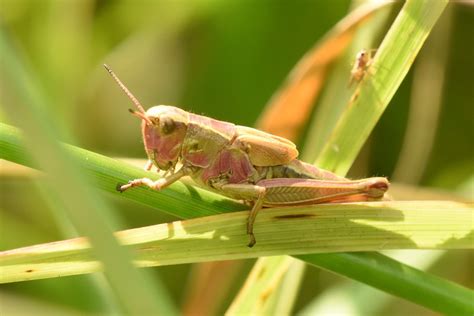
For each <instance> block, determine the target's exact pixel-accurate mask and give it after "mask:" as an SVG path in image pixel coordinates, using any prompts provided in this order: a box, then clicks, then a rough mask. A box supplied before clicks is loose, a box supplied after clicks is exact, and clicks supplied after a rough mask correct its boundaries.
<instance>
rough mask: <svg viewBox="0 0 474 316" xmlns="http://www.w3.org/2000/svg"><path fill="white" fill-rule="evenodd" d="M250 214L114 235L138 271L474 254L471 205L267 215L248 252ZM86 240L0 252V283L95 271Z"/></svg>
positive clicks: (326, 207)
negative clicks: (337, 257) (295, 259)
mask: <svg viewBox="0 0 474 316" xmlns="http://www.w3.org/2000/svg"><path fill="white" fill-rule="evenodd" d="M247 216H248V214H247V212H233V213H228V214H221V215H214V216H211V217H203V218H195V219H191V220H185V221H177V222H173V223H165V224H158V225H154V226H148V227H142V228H135V229H130V230H125V231H121V232H118V233H116V236H117V238H118V239H119V240H120V242H121V244H123V245H128V246H129V247H130V248H131V250H133V253H134V254H135V263H136V264H137V265H138V266H142V267H150V266H159V265H169V264H182V263H192V262H202V261H215V260H232V259H243V258H254V257H258V256H273V255H281V254H305V253H322V252H340V251H372V250H386V249H460V248H463V249H472V248H473V247H474V243H473V231H474V225H473V223H472V222H471V221H470V220H469V219H471V218H472V217H473V216H474V206H473V205H472V204H471V205H469V204H462V203H456V202H441V201H422V202H416V201H405V202H396V201H390V202H373V203H370V202H365V203H347V204H322V205H314V206H301V207H291V208H288V207H285V208H271V209H266V210H265V211H264V212H262V213H261V214H259V217H258V220H257V223H256V231H255V233H256V236H257V238H258V243H257V245H256V246H255V247H254V248H252V249H248V248H247V241H248V236H247V234H246V230H245V225H246V219H247ZM90 249H91V248H90V246H89V242H88V241H87V239H85V238H75V239H70V240H65V241H58V242H53V243H47V244H42V245H37V246H31V247H25V248H19V249H14V250H9V251H4V252H1V253H0V265H1V267H2V273H1V275H0V280H1V281H0V282H2V283H3V282H13V281H24V280H30V279H38V278H45V277H47V278H48V277H49V278H50V277H58V276H65V275H72V274H81V273H90V272H94V271H98V270H100V268H101V265H100V264H99V263H98V262H97V261H96V259H95V258H94V254H93V253H92V252H91V251H90Z"/></svg>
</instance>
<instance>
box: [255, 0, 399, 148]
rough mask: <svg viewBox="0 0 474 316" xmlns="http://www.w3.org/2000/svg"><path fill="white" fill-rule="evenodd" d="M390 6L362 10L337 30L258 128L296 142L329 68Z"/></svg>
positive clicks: (304, 63) (299, 69) (305, 61)
mask: <svg viewBox="0 0 474 316" xmlns="http://www.w3.org/2000/svg"><path fill="white" fill-rule="evenodd" d="M390 4H391V3H390V2H389V1H385V2H384V1H380V2H371V3H368V4H366V5H363V6H360V7H359V8H357V9H356V10H354V11H353V12H351V13H350V14H349V15H348V16H346V17H345V18H344V19H343V20H341V21H340V22H339V23H338V24H337V25H336V26H334V28H333V29H331V30H330V31H329V32H328V33H327V35H326V36H325V37H324V38H323V39H322V40H321V41H320V42H318V43H317V44H316V45H315V46H314V48H312V49H311V50H310V51H309V52H308V53H306V55H305V56H304V57H303V58H302V59H301V60H300V61H299V62H298V64H297V65H296V66H295V68H294V69H293V70H292V71H291V73H290V75H289V76H288V78H287V79H286V82H285V84H284V85H283V87H282V88H280V89H279V90H278V91H277V93H276V94H275V95H274V96H273V97H272V99H271V100H270V101H269V103H268V104H267V106H266V107H265V110H264V111H263V113H262V115H261V116H260V118H259V119H258V121H257V123H256V126H257V128H260V129H262V130H264V131H267V132H269V133H272V134H275V135H279V136H282V137H285V138H288V139H290V140H295V139H296V138H297V137H298V136H299V134H300V131H301V128H302V126H304V123H305V122H306V121H307V119H308V116H309V114H310V113H311V109H312V105H313V103H314V100H315V99H316V98H317V96H318V94H319V92H320V90H321V88H322V86H323V83H324V79H325V77H326V73H327V69H328V67H329V65H330V64H331V63H332V62H333V61H334V60H335V59H336V58H338V57H339V56H340V55H341V53H342V52H344V50H345V49H346V47H347V46H348V45H349V43H350V42H351V40H352V37H353V36H354V33H355V31H356V30H357V27H358V26H359V25H361V24H363V23H365V22H367V21H368V20H370V19H371V18H372V17H373V15H374V14H375V13H376V12H378V11H379V10H380V9H381V8H383V7H386V6H388V5H390Z"/></svg>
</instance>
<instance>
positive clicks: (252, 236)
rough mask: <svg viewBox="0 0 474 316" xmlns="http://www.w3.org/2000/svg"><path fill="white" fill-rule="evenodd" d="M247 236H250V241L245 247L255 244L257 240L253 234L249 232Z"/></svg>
mask: <svg viewBox="0 0 474 316" xmlns="http://www.w3.org/2000/svg"><path fill="white" fill-rule="evenodd" d="M249 238H250V241H249V244H248V245H247V247H249V248H252V247H253V246H255V244H256V243H257V241H256V240H255V236H254V235H253V233H249Z"/></svg>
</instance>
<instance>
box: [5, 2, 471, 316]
mask: <svg viewBox="0 0 474 316" xmlns="http://www.w3.org/2000/svg"><path fill="white" fill-rule="evenodd" d="M350 6H351V1H342V0H336V1H332V0H325V1H323V0H318V1H316V0H312V1H311V0H298V1H283V0H271V1H270V0H265V1H258V2H257V1H250V0H230V1H217V0H178V1H172V0H163V1H151V0H150V1H144V0H139V1H131V0H130V1H126V0H124V1H93V0H90V1H87V0H70V1H67V0H51V1H46V0H42V1H40V0H38V1H34V0H29V1H28V0H1V1H0V21H1V28H2V30H1V31H2V32H4V34H5V35H6V36H7V37H8V38H9V40H10V41H12V43H13V44H14V45H15V47H16V49H17V50H18V52H19V54H20V57H21V58H22V59H23V61H24V63H25V64H26V65H27V66H28V67H29V68H30V69H31V70H32V72H33V73H34V75H35V76H36V79H37V80H38V82H39V83H40V85H41V88H42V90H43V92H44V93H45V95H47V98H48V100H49V101H50V103H49V106H50V108H49V109H45V111H48V112H49V113H50V114H52V115H53V116H54V118H55V120H56V121H57V123H58V124H59V125H61V126H62V128H63V130H65V131H69V132H66V133H65V134H64V135H58V138H59V139H63V140H65V141H68V142H71V143H73V144H74V145H77V146H80V147H83V148H86V149H89V150H92V151H95V152H98V153H101V154H105V155H108V156H115V157H128V158H145V155H144V151H143V144H142V142H141V135H140V129H139V122H138V120H137V119H136V118H134V117H133V116H131V115H130V114H129V113H128V112H127V109H128V108H129V107H131V104H130V102H129V100H128V99H127V98H126V97H125V96H124V95H123V93H122V92H121V91H119V89H118V88H117V86H116V85H115V83H114V82H113V81H112V80H111V79H110V77H109V76H108V74H107V73H106V72H105V70H104V69H103V68H102V66H101V65H102V64H103V63H107V64H109V65H110V66H111V67H112V68H113V69H114V71H115V72H116V73H117V74H118V76H119V77H120V78H121V79H122V81H124V83H125V84H126V85H127V86H128V87H129V89H130V90H131V91H132V92H133V93H134V94H135V95H136V96H137V98H138V99H139V100H140V101H141V102H142V104H144V105H145V106H146V107H147V106H151V105H156V104H170V105H176V106H180V107H182V108H183V109H186V110H189V111H192V112H194V113H197V114H204V115H207V116H211V117H214V118H218V119H221V120H226V121H231V122H234V123H236V124H240V125H248V126H252V125H254V123H255V121H256V119H257V117H258V116H259V115H260V113H261V112H262V109H263V108H264V106H265V104H266V103H267V101H268V100H269V99H270V97H271V96H272V95H273V93H275V92H276V91H277V89H278V88H279V87H280V85H281V84H282V82H283V81H284V79H285V77H286V75H287V74H288V73H289V72H290V70H291V68H292V67H293V66H294V65H295V64H296V62H297V61H298V60H299V59H300V58H301V57H302V56H303V55H304V53H305V52H306V51H308V49H310V48H311V47H312V46H313V45H314V43H315V42H316V41H317V40H319V39H320V38H321V37H322V36H323V35H324V34H325V33H326V32H327V31H328V30H329V29H330V28H331V27H332V26H333V25H334V24H336V23H337V22H338V21H339V20H340V19H341V18H343V17H344V16H345V15H346V14H347V12H348V11H349V8H350ZM446 12H447V13H446V14H445V15H447V14H450V15H451V16H450V19H451V20H450V21H451V22H450V23H451V26H450V31H449V36H448V41H447V42H446V41H445V44H446V45H445V46H443V47H442V49H443V50H445V52H446V53H447V57H446V60H444V61H443V62H442V63H439V64H438V65H437V67H439V68H440V69H441V71H445V79H444V80H445V82H444V85H443V88H442V91H433V93H437V92H441V94H440V96H439V98H440V101H441V102H440V108H439V110H437V109H431V108H425V111H426V112H425V113H428V112H430V113H431V112H432V111H435V115H434V117H435V118H436V117H437V118H438V119H435V120H434V122H432V123H431V125H430V124H428V125H423V126H422V127H421V128H422V129H423V131H421V132H422V133H423V132H425V133H426V132H427V133H428V134H429V135H428V139H431V140H432V141H433V146H432V149H430V152H429V153H428V155H427V158H426V159H425V160H424V161H422V163H421V165H422V167H423V170H418V171H419V173H420V175H419V177H415V178H410V175H404V172H403V170H402V171H400V170H398V171H397V175H396V178H397V179H398V180H400V182H406V183H410V184H415V185H418V184H419V185H421V186H424V187H431V188H436V189H440V190H443V191H447V192H449V193H452V194H456V195H459V196H463V197H464V198H468V199H471V200H472V198H473V188H474V175H473V170H474V160H473V136H474V128H473V119H474V115H473V114H474V113H473V107H472V102H473V100H474V89H473V79H472V74H473V73H474V61H473V58H474V45H473V44H472V40H471V37H472V32H473V30H474V6H472V5H462V4H452V5H451V8H450V10H449V12H448V11H446ZM443 19H446V17H444V16H443V17H442V18H441V20H440V22H439V23H443ZM446 23H447V22H446ZM437 35H438V32H437V29H436V28H435V29H434V31H433V32H432V34H431V35H430V38H429V40H428V41H430V40H432V39H431V37H436V36H437ZM444 40H446V39H444ZM0 54H1V52H0ZM427 54H429V52H427ZM422 56H423V51H422ZM0 57H1V56H0ZM417 62H418V61H417ZM417 62H415V67H416V64H417ZM0 75H1V78H0V80H7V79H6V78H4V75H3V74H0ZM421 75H422V74H421ZM413 87H414V83H413V74H412V72H410V74H409V75H408V77H407V78H406V79H405V81H404V83H403V84H402V86H401V88H400V89H399V90H398V92H397V94H396V96H395V97H394V99H393V100H392V102H391V104H390V106H389V107H388V110H387V111H386V112H385V114H384V115H383V117H382V119H381V121H380V122H379V124H378V125H377V127H376V129H375V131H374V133H373V135H372V137H371V139H370V140H369V142H368V144H367V146H366V147H365V148H364V149H363V151H362V154H361V157H359V159H358V161H357V162H356V164H355V167H354V169H353V170H351V174H353V175H357V176H359V175H365V176H371V175H383V176H388V177H389V178H392V177H393V173H394V171H395V170H396V169H397V164H398V163H399V161H400V160H399V158H400V152H401V151H402V147H403V144H404V141H405V139H406V137H407V135H406V131H407V130H406V127H407V120H408V118H409V116H410V114H409V113H410V106H411V105H412V103H413V102H412V101H411V100H412V97H411V96H412V93H413V89H414V88H413ZM10 101H11V102H10ZM0 102H1V106H2V107H14V106H15V104H14V103H12V102H13V101H12V100H11V99H10V98H8V96H6V94H4V93H2V98H1V100H0ZM422 113H423V112H422ZM423 115H424V114H422V116H423ZM1 118H2V121H4V122H6V123H9V122H8V120H7V119H6V117H5V116H4V115H1ZM436 122H437V123H436ZM411 133H413V139H415V140H416V139H417V137H419V134H418V133H417V132H416V130H415V132H413V131H412V132H411ZM69 134H71V135H73V136H72V137H70V136H66V135H69ZM410 135H411V134H410ZM410 135H408V138H410ZM303 137H304V136H303ZM419 139H420V142H424V141H425V140H424V138H419ZM415 144H416V142H415ZM419 158H420V157H417V156H413V157H411V159H413V160H415V161H416V159H419ZM1 168H2V170H0V175H1V184H0V185H1V189H0V192H1V213H0V216H1V217H0V219H1V240H0V247H1V250H5V249H11V248H15V247H21V246H27V245H32V244H36V243H42V242H48V241H54V240H59V239H64V238H66V237H71V236H64V235H63V234H61V232H60V231H59V229H58V227H57V225H56V224H55V221H56V220H57V219H55V218H54V217H53V215H52V214H51V213H50V212H49V206H48V202H46V201H45V199H44V195H43V194H42V192H41V190H40V185H38V183H37V182H34V181H31V178H32V176H33V177H34V175H32V174H31V173H28V172H26V173H23V172H20V171H18V170H16V169H14V168H13V167H12V166H11V165H6V164H4V162H2V165H1ZM43 193H44V192H43ZM107 198H108V199H110V201H111V202H112V203H113V204H114V205H115V206H117V207H116V209H117V210H118V211H119V214H120V216H122V217H123V219H124V220H123V221H122V223H123V225H124V227H123V228H130V227H139V226H144V225H149V224H154V223H159V222H166V221H170V220H173V219H174V218H171V217H169V216H167V215H165V214H162V213H158V212H156V211H153V210H151V209H148V208H145V207H143V206H139V205H136V204H134V203H131V202H126V201H123V200H118V199H116V198H112V197H111V196H109V195H107ZM471 259H472V254H471V253H470V252H463V251H459V252H456V251H451V252H449V255H448V256H444V257H442V259H441V260H439V261H438V262H437V264H436V265H435V266H434V267H433V268H432V269H433V270H432V271H434V272H435V273H436V274H438V275H441V276H444V277H446V278H449V279H451V280H454V281H456V282H459V283H461V284H464V285H466V286H472V285H473V281H472V279H473V275H472V271H471V269H469V264H470V260H471ZM252 263H253V261H246V262H245V263H244V268H241V270H240V271H239V272H238V275H237V277H236V281H235V282H234V284H233V285H232V289H230V290H229V293H228V295H227V296H228V297H227V299H225V300H224V302H223V303H222V305H221V307H220V308H222V310H225V307H226V306H227V304H228V302H229V301H230V300H231V299H232V298H233V297H234V295H235V292H236V291H237V290H238V289H239V287H240V286H241V284H242V283H243V282H244V280H245V277H246V275H247V272H248V271H249V269H250V268H251V265H252ZM471 264H472V262H471ZM191 269H192V267H190V266H171V267H164V268H163V267H162V268H154V269H152V270H153V271H154V272H155V273H157V274H160V275H161V277H162V278H163V279H164V281H165V283H166V285H167V286H168V287H169V289H170V291H171V293H172V295H173V299H174V300H175V301H176V303H177V304H178V305H179V304H181V303H182V302H184V301H185V299H186V285H187V284H188V282H189V280H190V271H191ZM98 279H99V283H100V282H104V280H102V278H101V277H98ZM305 280H306V281H305V282H304V284H303V287H302V289H301V291H300V294H299V299H298V300H297V305H296V310H299V309H301V308H302V307H304V306H305V304H306V303H308V302H309V301H310V300H311V299H312V298H313V297H315V296H317V295H318V293H321V292H323V291H324V290H325V289H326V288H327V287H329V286H330V285H333V284H338V283H340V282H342V281H341V279H340V278H339V277H337V276H334V275H333V274H330V273H327V272H324V271H319V270H317V269H314V268H313V269H308V271H307V276H306V277H305ZM0 300H1V301H2V302H1V304H2V305H3V304H5V305H4V306H7V305H12V304H13V305H15V304H21V305H22V306H24V308H28V306H30V307H31V308H32V310H35V311H36V312H43V313H48V312H52V311H56V312H58V313H61V312H69V313H73V312H82V313H100V312H105V311H106V310H107V306H106V303H105V302H106V301H107V300H106V299H104V298H103V297H101V295H100V294H99V293H98V291H97V290H95V289H94V287H93V286H91V277H90V276H76V277H67V278H63V279H51V280H43V281H34V282H23V283H18V284H10V285H7V286H2V288H1V289H0ZM393 302H396V303H393ZM393 302H392V303H391V305H390V303H388V305H387V307H386V310H387V311H392V314H394V315H396V314H397V311H398V312H400V310H404V308H406V309H407V311H410V312H414V311H416V312H423V313H426V314H429V312H427V311H426V310H421V308H418V307H415V306H414V305H411V304H410V303H404V304H406V305H407V306H404V305H400V304H401V303H400V302H398V301H396V300H394V301H393ZM395 304H397V306H398V307H397V309H396V310H393V309H392V308H391V307H393V306H395ZM400 308H401V309H400Z"/></svg>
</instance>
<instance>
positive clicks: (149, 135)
mask: <svg viewBox="0 0 474 316" xmlns="http://www.w3.org/2000/svg"><path fill="white" fill-rule="evenodd" d="M188 121H189V115H188V113H187V112H186V111H183V110H181V109H179V108H177V107H174V106H167V105H157V106H154V107H151V108H150V109H148V110H147V111H146V112H145V113H144V117H143V118H142V135H143V142H144V144H145V150H146V153H147V155H148V158H149V159H150V160H151V161H153V163H154V164H155V166H157V167H158V168H159V169H161V170H168V169H170V168H171V169H172V168H174V167H175V165H176V163H177V162H178V160H179V158H180V154H181V146H182V144H183V141H184V138H185V137H186V131H187V126H188Z"/></svg>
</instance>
